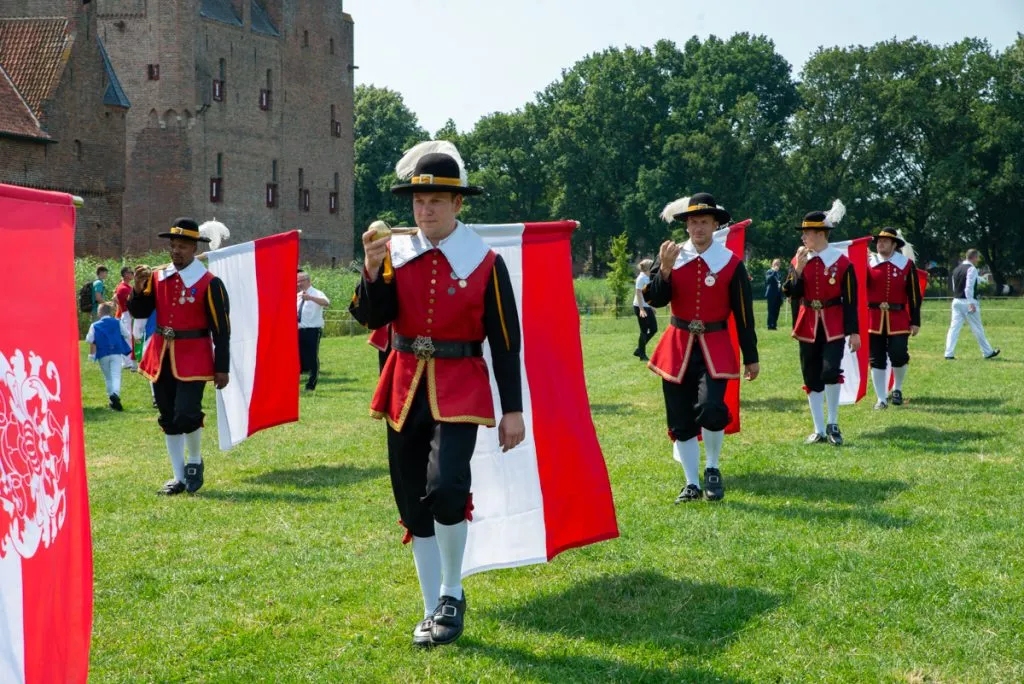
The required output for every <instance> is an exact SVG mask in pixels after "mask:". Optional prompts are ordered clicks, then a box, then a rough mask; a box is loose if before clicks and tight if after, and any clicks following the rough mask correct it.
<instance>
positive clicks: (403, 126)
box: [354, 85, 427, 255]
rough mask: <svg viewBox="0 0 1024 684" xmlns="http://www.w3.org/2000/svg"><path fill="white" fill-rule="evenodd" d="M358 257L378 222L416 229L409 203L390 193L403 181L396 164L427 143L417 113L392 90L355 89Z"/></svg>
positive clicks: (360, 87)
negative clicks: (368, 231) (372, 225)
mask: <svg viewBox="0 0 1024 684" xmlns="http://www.w3.org/2000/svg"><path fill="white" fill-rule="evenodd" d="M354 132H355V212H354V216H355V231H354V239H355V252H354V253H355V254H357V255H358V254H361V253H362V239H361V236H362V232H363V230H365V229H366V227H367V226H369V225H370V223H372V222H373V221H374V220H376V219H378V218H379V219H381V220H384V221H387V222H388V223H390V224H396V223H406V224H407V225H411V222H412V210H411V208H410V206H409V203H408V202H399V201H396V200H395V199H394V197H393V196H392V194H391V186H392V185H394V184H395V183H396V182H397V181H398V179H397V177H396V176H395V173H394V168H395V163H396V162H397V161H398V160H399V159H401V157H402V154H403V153H404V152H405V150H407V149H408V148H410V147H412V146H413V145H415V144H416V143H418V142H420V141H422V140H426V138H427V133H426V131H424V130H423V129H422V128H421V127H420V125H419V123H418V121H417V119H416V115H415V114H413V113H412V112H411V111H409V109H408V107H406V106H405V103H404V102H403V100H402V96H401V95H399V94H398V93H396V92H394V91H393V90H389V89H387V88H377V87H375V86H372V85H360V86H357V87H356V90H355V131H354Z"/></svg>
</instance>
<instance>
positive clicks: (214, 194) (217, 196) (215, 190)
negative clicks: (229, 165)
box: [210, 178, 224, 203]
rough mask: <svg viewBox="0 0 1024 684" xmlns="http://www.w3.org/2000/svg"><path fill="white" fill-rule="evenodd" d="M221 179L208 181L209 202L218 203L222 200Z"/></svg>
mask: <svg viewBox="0 0 1024 684" xmlns="http://www.w3.org/2000/svg"><path fill="white" fill-rule="evenodd" d="M223 183H224V179H223V178H211V179H210V201H211V202H214V203H219V202H220V201H221V200H222V199H223Z"/></svg>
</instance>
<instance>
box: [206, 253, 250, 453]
mask: <svg viewBox="0 0 1024 684" xmlns="http://www.w3.org/2000/svg"><path fill="white" fill-rule="evenodd" d="M209 264H210V272H211V273H213V274H214V275H216V276H217V277H218V278H220V279H221V280H222V281H224V287H225V289H226V290H227V291H228V302H229V306H230V307H231V370H230V378H231V381H230V382H229V383H228V386H227V387H225V388H224V389H222V390H218V391H217V414H218V420H217V431H218V436H219V438H220V448H221V449H225V450H226V449H230V448H231V447H233V446H235V445H236V444H238V443H239V442H242V441H243V440H245V438H246V437H248V436H249V401H250V399H252V386H253V383H254V381H255V379H256V340H257V337H258V334H259V329H260V297H259V288H258V287H257V283H256V243H255V242H245V243H243V244H240V245H232V246H231V247H225V248H224V249H219V250H217V251H216V252H210V257H209Z"/></svg>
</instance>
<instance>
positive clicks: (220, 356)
mask: <svg viewBox="0 0 1024 684" xmlns="http://www.w3.org/2000/svg"><path fill="white" fill-rule="evenodd" d="M230 311H231V309H230V307H229V304H228V291H227V289H226V288H225V287H224V282H223V281H222V280H221V279H220V278H214V279H213V280H211V281H210V286H209V287H208V288H207V290H206V321H207V324H208V325H209V326H210V332H211V333H212V335H213V372H215V373H227V372H229V371H230V370H231V321H230V319H229V318H228V315H229V313H230Z"/></svg>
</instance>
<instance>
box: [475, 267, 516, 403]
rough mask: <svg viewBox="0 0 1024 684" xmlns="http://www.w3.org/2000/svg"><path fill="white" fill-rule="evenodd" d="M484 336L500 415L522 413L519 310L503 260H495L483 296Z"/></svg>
mask: <svg viewBox="0 0 1024 684" xmlns="http://www.w3.org/2000/svg"><path fill="white" fill-rule="evenodd" d="M484 333H485V334H486V335H487V341H488V342H490V345H491V365H492V370H493V371H494V379H495V381H496V382H497V384H498V398H499V399H500V400H501V412H502V413H515V412H517V411H522V410H523V385H522V377H521V372H520V367H519V354H520V350H521V336H520V330H519V310H518V309H517V307H516V297H515V294H514V293H513V292H512V281H511V279H510V278H509V275H508V268H507V267H506V266H505V262H504V261H503V260H502V258H501V257H500V256H499V257H498V258H496V259H495V260H494V266H493V267H492V268H491V279H490V282H489V283H487V291H486V292H485V293H484Z"/></svg>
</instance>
